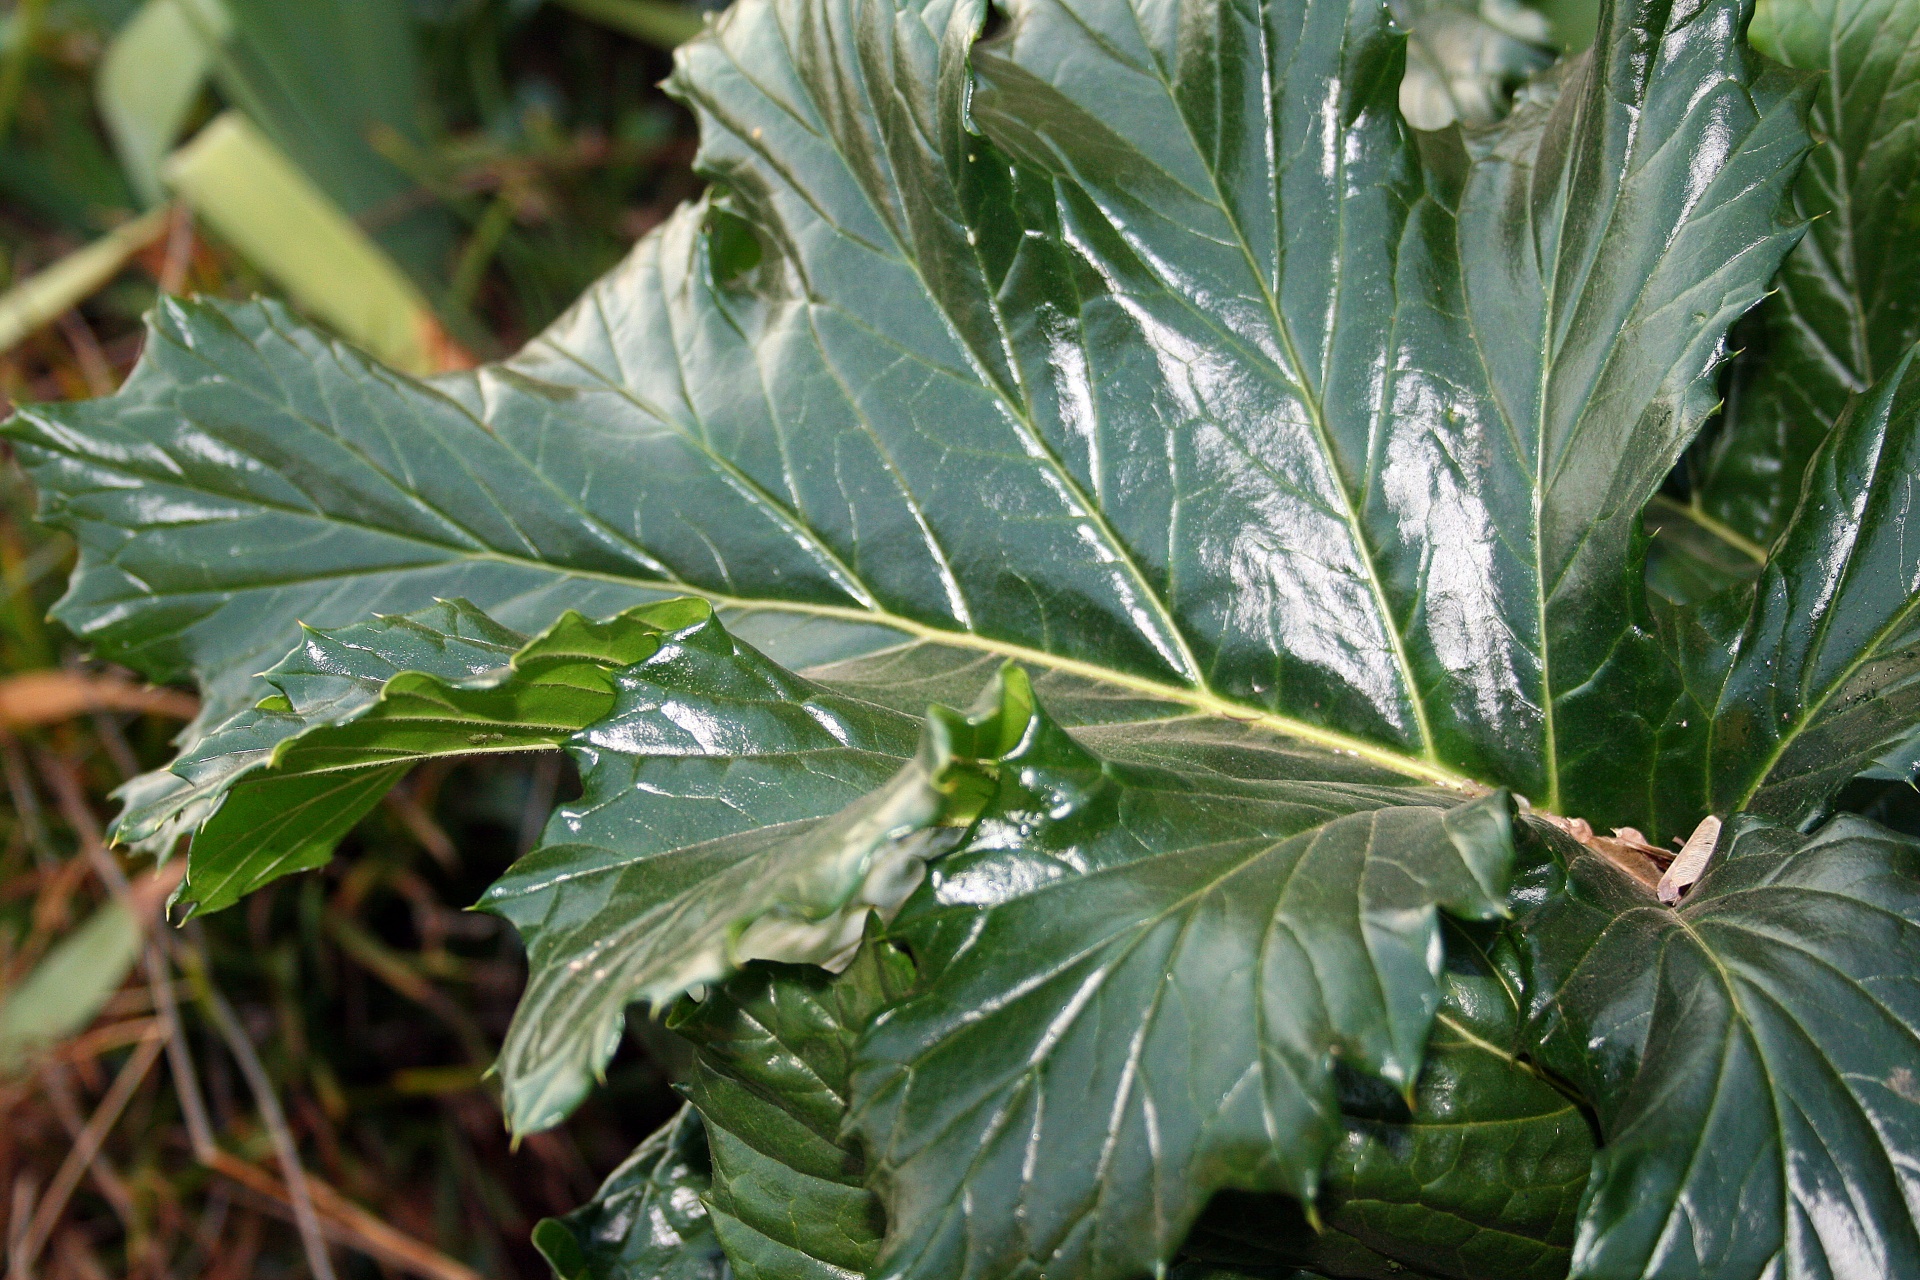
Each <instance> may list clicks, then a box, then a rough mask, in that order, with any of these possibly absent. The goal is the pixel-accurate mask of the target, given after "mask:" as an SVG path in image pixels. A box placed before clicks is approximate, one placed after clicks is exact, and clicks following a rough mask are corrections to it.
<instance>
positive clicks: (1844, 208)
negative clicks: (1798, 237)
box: [1696, 0, 1920, 545]
mask: <svg viewBox="0 0 1920 1280" xmlns="http://www.w3.org/2000/svg"><path fill="white" fill-rule="evenodd" d="M1752 35H1753V41H1754V44H1755V45H1756V46H1757V47H1758V48H1759V49H1760V50H1761V51H1762V52H1764V53H1765V54H1767V55H1768V56H1769V57H1772V58H1775V59H1778V60H1779V61H1781V62H1784V63H1786V64H1787V65H1788V66H1791V67H1796V68H1801V69H1804V70H1807V71H1815V72H1820V73H1823V74H1822V78H1821V83H1820V86H1819V89H1818V91H1817V92H1816V93H1815V94H1814V97H1813V118H1812V126H1813V129H1814V132H1815V133H1816V134H1817V135H1818V136H1819V137H1820V138H1821V139H1822V140H1823V145H1822V146H1820V147H1817V148H1816V149H1815V150H1814V152H1813V154H1812V156H1811V157H1809V159H1808V161H1807V165H1806V168H1805V169H1804V170H1803V171H1802V173H1801V176H1800V179H1799V181H1798V182H1797V183H1796V184H1795V186H1794V205H1795V207H1796V209H1797V210H1798V211H1799V213H1800V214H1801V215H1802V216H1804V217H1806V218H1809V219H1812V221H1811V223H1810V225H1809V226H1808V228H1807V235H1806V238H1805V239H1804V240H1802V241H1801V242H1800V245H1799V247H1798V248H1796V249H1795V250H1794V251H1793V253H1792V254H1790V255H1789V256H1788V258H1787V260H1786V263H1785V265H1784V266H1783V267H1782V269H1781V272H1780V279H1779V291H1778V292H1777V293H1776V294H1774V295H1773V296H1772V297H1771V298H1769V299H1768V300H1767V302H1766V303H1765V304H1764V305H1763V306H1762V307H1761V308H1760V309H1759V310H1758V311H1757V312H1756V313H1755V315H1754V317H1753V319H1752V321H1750V322H1749V323H1748V324H1747V325H1745V326H1743V329H1742V345H1743V346H1744V347H1745V348H1746V352H1745V354H1744V356H1743V357H1742V359H1741V360H1740V362H1739V363H1738V364H1737V365H1736V367H1735V371H1734V378H1733V386H1732V394H1731V397H1730V399H1729V401H1728V405H1727V420H1726V424H1725V426H1724V428H1723V429H1722V430H1721V432H1720V433H1719V435H1718V436H1717V438H1716V439H1715V440H1714V441H1713V444H1712V447H1711V449H1710V450H1708V451H1707V454H1706V458H1705V460H1704V461H1705V467H1704V473H1703V475H1702V476H1701V479H1700V484H1699V490H1698V493H1697V496H1696V500H1697V501H1698V502H1699V504H1700V505H1701V507H1702V508H1703V509H1704V510H1706V511H1707V512H1708V513H1709V514H1711V515H1713V516H1715V517H1717V518H1718V519H1720V520H1721V521H1724V522H1725V523H1727V524H1729V525H1731V526H1732V527H1733V528H1734V529H1736V530H1737V531H1739V532H1740V533H1741V534H1744V535H1745V536H1746V537H1747V538H1749V539H1751V540H1752V541H1754V542H1758V543H1761V544H1763V545H1764V544H1767V543H1771V542H1772V541H1773V540H1774V538H1775V537H1777V536H1778V535H1779V533H1780V531H1781V530H1782V529H1784V528H1785V527H1786V524H1787V520H1788V518H1789V517H1790V516H1791V515H1792V514H1793V510H1794V507H1795V505H1796V504H1797V503H1798V501H1799V497H1800V482H1801V477H1802V476H1803V475H1804V474H1805V472H1806V466H1807V462H1808V460H1809V459H1810V458H1811V457H1812V456H1813V453H1814V450H1815V449H1817V448H1818V447H1819V446H1820V442H1821V441H1822V440H1823V439H1825V438H1826V435H1827V432H1828V431H1829V430H1830V429H1831V428H1832V426H1833V424H1834V423H1835V422H1836V421H1837V420H1838V419H1839V417H1840V413H1841V410H1843V409H1844V408H1846V405H1847V400H1848V398H1849V397H1850V396H1852V395H1853V394H1854V393H1856V392H1860V391H1864V390H1865V389H1866V388H1867V387H1869V386H1871V385H1872V384H1874V383H1875V382H1878V381H1880V380H1881V379H1883V378H1885V377H1886V376H1887V375H1888V373H1889V372H1890V371H1891V370H1892V369H1893V367H1894V365H1895V364H1897V363H1898V362H1899V361H1901V360H1902V359H1903V358H1904V357H1905V356H1906V353H1907V350H1908V348H1910V347H1911V346H1912V345H1913V344H1914V342H1915V341H1917V340H1920V275H1917V274H1916V273H1915V272H1914V270H1913V268H1912V260H1911V253H1910V246H1911V244H1912V241H1913V236H1914V235H1915V233H1916V232H1920V212H1916V210H1920V8H1916V7H1915V6H1914V5H1912V4H1911V3H1908V0H1761V3H1760V4H1759V6H1758V9H1757V12H1756V14H1755V17H1754V23H1753V31H1752Z"/></svg>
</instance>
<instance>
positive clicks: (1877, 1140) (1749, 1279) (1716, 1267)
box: [1521, 815, 1920, 1280]
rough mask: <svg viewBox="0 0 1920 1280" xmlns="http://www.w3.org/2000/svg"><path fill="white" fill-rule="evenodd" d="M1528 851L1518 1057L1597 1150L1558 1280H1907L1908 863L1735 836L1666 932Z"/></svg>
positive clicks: (1911, 1056) (1854, 830)
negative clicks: (1539, 1062)
mask: <svg viewBox="0 0 1920 1280" xmlns="http://www.w3.org/2000/svg"><path fill="white" fill-rule="evenodd" d="M1543 838H1547V839H1551V840H1552V841H1553V855H1552V858H1551V859H1550V860H1549V861H1548V863H1547V864H1546V865H1545V867H1544V868H1543V870H1542V872H1541V873H1540V875H1541V880H1540V883H1539V884H1538V885H1536V886H1534V887H1533V888H1532V889H1531V890H1530V892H1534V893H1538V894H1540V895H1541V896H1542V897H1544V899H1545V905H1544V906H1542V907H1540V908H1539V909H1538V910H1537V911H1536V912H1535V913H1533V914H1532V915H1530V916H1528V917H1525V918H1523V920H1522V922H1521V923H1522V927H1523V929H1524V932H1525V936H1526V938H1527V940H1528V942H1529V944H1530V948H1531V954H1532V965H1533V974H1532V978H1533V981H1534V983H1535V987H1534V993H1533V997H1532V1000H1533V1006H1534V1012H1533V1026H1534V1035H1535V1036H1536V1037H1537V1039H1538V1040H1539V1042H1540V1045H1541V1052H1542V1054H1543V1056H1544V1058H1545V1060H1546V1061H1547V1062H1548V1063H1549V1064H1550V1065H1551V1066H1553V1067H1554V1068H1556V1069H1557V1070H1560V1071H1562V1072H1563V1073H1565V1074H1566V1075H1567V1076H1568V1077H1569V1078H1570V1079H1573V1080H1574V1081H1575V1082H1576V1083H1578V1084H1579V1085H1580V1086H1581V1089H1582V1091H1583V1092H1584V1093H1585V1094H1586V1096H1587V1097H1589V1098H1591V1099H1592V1100H1593V1102H1594V1104H1595V1106H1596V1109H1597V1110H1598V1112H1599V1115H1600V1120H1601V1124H1602V1129H1603V1131H1604V1134H1605V1137H1606V1145H1605V1146H1604V1147H1603V1148H1602V1149H1601V1151H1600V1153H1599V1155H1598V1157H1597V1158H1596V1160H1595V1163H1594V1172H1593V1182H1592V1185H1591V1188H1590V1191H1589V1194H1588V1198H1587V1201H1586V1204H1585V1205H1584V1207H1583V1210H1582V1221H1581V1227H1580V1234H1579V1239H1578V1243H1577V1244H1576V1246H1575V1250H1574V1262H1573V1271H1572V1274H1573V1276H1574V1277H1576V1278H1577V1280H1602V1278H1605V1280H1616V1278H1618V1277H1661V1278H1663V1280H1666V1278H1672V1280H1680V1278H1683V1277H1700V1278H1701V1280H1707V1278H1709V1277H1710V1278H1711V1280H1759V1278H1760V1277H1763V1276H1764V1277H1767V1278H1768V1280H1803V1278H1808V1277H1815V1276H1818V1277H1822V1278H1823V1280H1824V1278H1827V1277H1832V1278H1833V1280H1856V1278H1858V1280H1868V1278H1869V1277H1879V1276H1895V1275H1906V1274H1909V1273H1912V1272H1914V1271H1915V1270H1916V1268H1920V1229H1917V1228H1916V1213H1915V1208H1914V1206H1915V1204H1916V1203H1920V1196H1916V1188H1915V1182H1914V1175H1913V1169H1914V1167H1915V1163H1916V1157H1917V1156H1920V1085H1917V1084H1916V1083H1915V1073H1914V1064H1915V1062H1916V1061H1920V1057H1917V1056H1916V1055H1917V1054H1920V984H1916V983H1915V981H1914V976H1913V964H1912V957H1913V956H1914V955H1915V954H1916V953H1917V951H1920V842H1915V841H1914V840H1912V839H1911V838H1909V837H1906V836H1901V835H1897V834H1895V833H1894V832H1891V831H1889V830H1887V829H1886V828H1883V827H1880V826H1877V825H1876V824H1874V823H1871V822H1868V821H1866V820H1864V819H1860V818H1855V817H1851V816H1845V815H1843V816H1841V817H1837V818H1834V819H1833V820H1831V821H1830V822H1828V823H1827V824H1826V825H1825V826H1823V827H1822V828H1820V829H1819V830H1818V831H1816V832H1814V833H1813V834H1812V835H1802V834H1800V833H1798V832H1795V831H1793V830H1791V829H1788V828H1784V827H1780V826H1777V825H1774V824H1773V823H1771V822H1768V821H1767V820H1765V819H1761V818H1756V817H1741V818H1736V819H1735V820H1734V822H1733V823H1732V824H1731V825H1730V828H1729V831H1728V833H1727V834H1726V835H1725V836H1723V837H1722V843H1721V847H1720V851H1719V853H1718V854H1717V855H1716V857H1715V861H1714V862H1713V864H1712V865H1711V866H1710V869H1709V871H1708V874H1707V876H1706V878H1704V879H1703V880H1701V881H1700V883H1699V884H1698V885H1697V886H1696V887H1695V888H1694V890H1693V892H1692V893H1691V894H1690V895H1689V896H1688V897H1687V898H1686V899H1685V901H1684V902H1683V903H1682V904H1681V906H1680V907H1679V909H1678V910H1677V911H1674V910H1668V909H1667V908H1664V907H1661V906H1660V905H1658V904H1657V903H1656V902H1654V901H1653V899H1652V898H1651V897H1650V896H1649V895H1647V894H1646V892H1645V891H1644V890H1643V889H1640V888H1638V887H1636V886H1635V885H1633V884H1632V883H1631V882H1630V881H1629V880H1628V879H1627V878H1626V877H1625V876H1624V875H1623V874H1622V873H1620V872H1618V871H1615V870H1614V869H1612V868H1611V867H1610V866H1609V865H1607V864H1605V863H1604V862H1602V861H1601V860H1600V859H1598V858H1596V857H1593V856H1590V855H1586V854H1584V853H1583V852H1581V851H1580V850H1578V849H1577V848H1576V847H1569V844H1568V842H1566V841H1564V839H1563V838H1561V837H1559V836H1558V835H1557V833H1555V834H1553V835H1550V836H1543Z"/></svg>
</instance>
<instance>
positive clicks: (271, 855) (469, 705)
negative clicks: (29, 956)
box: [114, 600, 712, 911]
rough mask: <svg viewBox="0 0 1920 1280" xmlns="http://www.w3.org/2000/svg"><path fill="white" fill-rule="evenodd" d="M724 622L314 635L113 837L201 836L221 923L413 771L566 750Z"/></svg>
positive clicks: (573, 623) (144, 790)
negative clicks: (637, 675)
mask: <svg viewBox="0 0 1920 1280" xmlns="http://www.w3.org/2000/svg"><path fill="white" fill-rule="evenodd" d="M711 617H712V611H711V610H710V609H709V608H708V607H707V606H706V604H705V603H704V602H703V601H696V600H688V601H680V602H669V603H666V604H660V605H652V606H642V607H640V608H636V609H633V610H630V611H628V612H627V613H625V614H622V615H620V616H619V617H616V618H614V619H612V620H611V621H608V622H605V623H596V622H589V621H588V620H587V619H585V618H582V617H580V616H579V615H578V614H575V613H568V614H565V615H563V616H562V617H561V618H560V620H559V621H558V622H556V623H554V624H553V625H552V626H551V627H549V628H547V630H546V631H544V632H542V633H541V634H540V635H539V636H537V637H534V638H532V639H529V638H528V637H526V636H523V635H520V634H518V633H517V632H513V631H509V630H507V629H506V628H504V627H501V626H500V625H499V624H497V623H495V622H493V621H492V620H491V619H489V618H487V617H486V616H485V615H484V614H481V613H480V612H479V611H478V610H476V609H474V608H473V606H472V605H470V604H468V603H466V602H465V601H452V602H444V603H442V604H439V605H436V606H434V607H433V608H431V609H427V610H423V611H421V612H419V613H416V614H411V615H408V616H405V617H395V618H380V619H377V620H376V621H374V622H370V623H362V624H360V625H359V626H354V627H344V628H340V629H338V630H336V631H331V632H327V631H309V632H308V634H307V638H306V641H305V643H304V644H303V645H302V646H301V647H300V648H299V649H297V650H295V651H294V652H293V653H292V654H291V655H289V656H288V657H287V658H286V659H285V660H283V661H282V662H280V663H279V664H278V665H276V666H275V667H273V668H272V669H271V670H269V671H268V672H267V673H266V674H265V677H264V678H265V680H266V681H267V682H268V683H269V684H270V685H271V686H272V687H273V688H274V689H275V690H276V693H275V696H273V697H271V698H269V699H266V700H264V701H263V702H262V703H261V704H260V705H259V706H257V707H255V708H252V709H250V710H247V711H243V712H241V713H239V714H238V715H236V716H234V717H233V718H232V719H231V720H229V721H227V722H226V723H225V724H223V725H220V726H218V727H216V728H215V729H214V730H213V731H212V732H210V733H208V734H206V735H205V736H204V737H202V738H201V739H199V741H198V742H196V743H195V744H194V746H193V747H192V749H190V750H188V751H187V752H185V753H183V754H182V756H181V757H180V759H178V760H176V761H175V762H174V763H173V765H172V766H171V767H170V769H169V771H168V773H166V774H160V775H148V776H147V777H145V778H142V779H139V780H137V781H136V782H135V783H134V784H133V785H132V786H131V787H129V788H128V795H127V796H126V798H127V800H128V802H129V803H128V807H127V809H126V810H125V812H124V813H123V814H122V815H121V817H120V819H119V820H118V821H117V822H116V824H115V826H114V834H115V836H116V837H117V838H118V839H120V840H123V841H126V842H128V843H131V844H135V845H144V846H148V847H151V848H153V849H154V850H155V851H156V852H160V853H165V852H166V851H168V850H169V849H170V848H171V847H172V845H173V843H174V842H175V840H177V838H178V837H179V836H180V835H181V834H183V833H185V832H187V831H192V832H194V833H195V834H194V840H193V846H192V849H191V851H190V855H189V858H188V871H187V878H186V880H185V881H184V883H183V884H182V886H181V889H180V893H179V898H180V900H181V901H183V902H185V903H186V904H187V905H188V908H189V910H199V911H218V910H220V909H222V908H224V907H227V906H231V905H232V904H233V903H235V902H237V901H239V899H240V898H242V897H244V896H245V895H246V894H248V893H251V892H252V891H253V890H254V889H257V888H259V887H260V886H261V885H263V884H266V883H267V882H269V881H271V880H273V879H276V878H277V877H279V876H282V875H286V874H288V873H289V872H293V871H300V870H304V869H307V868H309V867H315V866H319V865H321V864H323V863H325V862H326V861H327V860H328V858H330V857H331V856H332V854H333V846H334V845H335V844H337V843H338V842H339V840H340V838H341V837H342V836H344V835H345V834H346V833H347V831H348V829H349V828H351V827H352V826H353V824H354V823H355V822H357V821H359V819H360V818H361V817H363V816H364V815H365V814H366V812H367V811H368V810H369V809H371V808H372V807H373V805H374V804H375V803H377V802H378V801H379V799H380V797H381V796H382V795H384V794H385V793H386V791H387V790H388V788H390V787H391V786H392V785H393V784H394V783H395V782H396V781H398V780H399V777H400V775H401V774H402V773H404V772H405V770H406V768H407V767H408V766H409V765H411V764H415V763H417V762H419V761H422V760H426V759H430V758H432V757H435V756H451V755H472V754H478V753H490V752H501V751H526V750H538V749H542V748H544V749H549V750H551V749H553V748H556V747H558V746H559V745H561V744H562V743H563V742H565V741H566V740H567V739H568V738H569V737H570V736H571V735H572V734H573V733H574V732H575V731H577V730H579V729H582V728H584V727H585V726H587V725H589V724H592V723H594V722H595V721H597V720H599V719H601V718H602V717H604V716H605V715H606V714H607V713H608V712H609V711H611V710H612V709H613V705H614V701H615V685H614V677H615V675H616V674H617V673H618V672H620V671H621V670H623V669H625V668H627V667H630V666H632V665H633V664H634V663H636V662H638V661H640V660H641V659H643V658H645V657H647V656H649V655H651V654H652V653H654V652H656V651H657V650H658V649H659V647H660V644H661V639H662V636H663V635H664V634H666V633H671V632H675V631H679V630H681V629H684V628H687V627H690V626H698V625H700V624H702V623H704V622H706V621H708V620H709V619H710V618H711Z"/></svg>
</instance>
